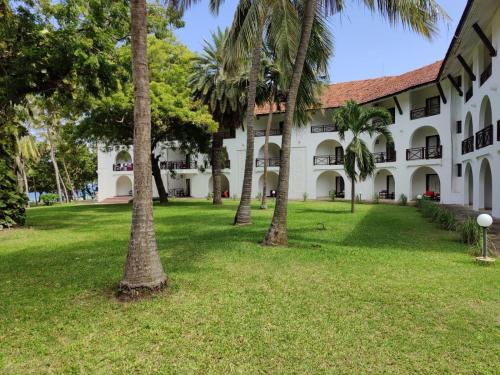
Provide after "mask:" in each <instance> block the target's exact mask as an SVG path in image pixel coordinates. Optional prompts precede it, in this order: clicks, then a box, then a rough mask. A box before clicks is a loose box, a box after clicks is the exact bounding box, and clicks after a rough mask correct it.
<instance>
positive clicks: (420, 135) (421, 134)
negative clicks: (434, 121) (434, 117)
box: [409, 125, 441, 148]
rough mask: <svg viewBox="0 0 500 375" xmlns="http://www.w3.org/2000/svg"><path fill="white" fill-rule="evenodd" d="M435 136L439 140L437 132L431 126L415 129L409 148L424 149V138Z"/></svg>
mask: <svg viewBox="0 0 500 375" xmlns="http://www.w3.org/2000/svg"><path fill="white" fill-rule="evenodd" d="M434 135H437V136H438V137H439V138H440V139H441V136H440V135H439V132H438V130H437V129H436V128H435V127H434V126H431V125H425V126H420V127H418V128H417V129H415V130H414V131H413V133H412V135H411V137H410V144H409V147H410V148H417V147H426V146H427V144H426V138H427V137H430V136H434Z"/></svg>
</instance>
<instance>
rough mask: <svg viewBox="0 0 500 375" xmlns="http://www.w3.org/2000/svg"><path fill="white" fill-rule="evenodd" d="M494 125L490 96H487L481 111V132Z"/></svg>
mask: <svg viewBox="0 0 500 375" xmlns="http://www.w3.org/2000/svg"><path fill="white" fill-rule="evenodd" d="M492 124H493V116H492V114H491V102H490V98H489V97H488V95H485V96H484V98H483V100H482V102H481V108H480V110H479V130H481V129H484V128H486V127H487V126H490V125H492Z"/></svg>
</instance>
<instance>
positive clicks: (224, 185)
mask: <svg viewBox="0 0 500 375" xmlns="http://www.w3.org/2000/svg"><path fill="white" fill-rule="evenodd" d="M208 192H209V193H210V194H212V193H213V192H214V183H213V177H212V176H210V178H209V179H208ZM221 192H222V198H229V197H230V196H231V191H230V189H229V180H228V178H227V176H226V175H224V174H222V175H221Z"/></svg>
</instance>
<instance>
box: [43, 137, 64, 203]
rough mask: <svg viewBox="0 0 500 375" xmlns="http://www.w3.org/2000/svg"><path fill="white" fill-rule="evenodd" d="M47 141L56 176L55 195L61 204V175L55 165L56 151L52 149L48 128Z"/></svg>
mask: <svg viewBox="0 0 500 375" xmlns="http://www.w3.org/2000/svg"><path fill="white" fill-rule="evenodd" d="M47 141H48V142H49V148H50V160H51V161H52V165H53V167H54V175H55V177H56V186H57V195H58V196H59V203H61V204H63V193H62V190H61V182H60V181H61V175H60V174H59V167H58V166H57V160H56V152H55V150H54V144H53V143H52V136H51V134H50V128H49V129H47Z"/></svg>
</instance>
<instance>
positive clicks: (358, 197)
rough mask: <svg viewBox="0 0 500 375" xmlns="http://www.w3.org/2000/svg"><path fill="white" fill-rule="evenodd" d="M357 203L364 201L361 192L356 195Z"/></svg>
mask: <svg viewBox="0 0 500 375" xmlns="http://www.w3.org/2000/svg"><path fill="white" fill-rule="evenodd" d="M355 201H356V203H357V204H361V203H362V202H363V201H362V200H361V194H358V195H356V199H355Z"/></svg>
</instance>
